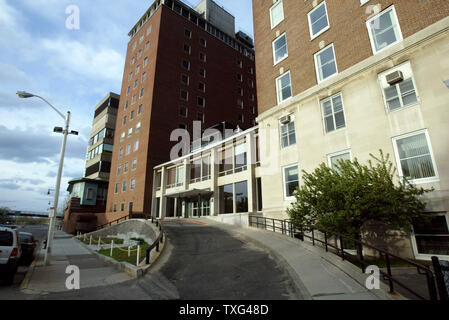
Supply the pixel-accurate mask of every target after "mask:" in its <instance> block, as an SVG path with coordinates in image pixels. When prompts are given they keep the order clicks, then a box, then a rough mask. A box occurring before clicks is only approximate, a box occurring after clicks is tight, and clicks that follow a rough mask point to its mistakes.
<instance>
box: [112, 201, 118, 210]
mask: <svg viewBox="0 0 449 320" xmlns="http://www.w3.org/2000/svg"><path fill="white" fill-rule="evenodd" d="M112 208H113V209H112V211H113V212H117V204H116V203H114V205H113V207H112Z"/></svg>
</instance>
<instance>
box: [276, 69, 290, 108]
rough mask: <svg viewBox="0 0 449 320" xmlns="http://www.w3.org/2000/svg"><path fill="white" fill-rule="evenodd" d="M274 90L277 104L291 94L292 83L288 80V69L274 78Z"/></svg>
mask: <svg viewBox="0 0 449 320" xmlns="http://www.w3.org/2000/svg"><path fill="white" fill-rule="evenodd" d="M276 91H277V99H278V104H279V103H281V102H283V101H285V100H287V99H288V98H290V97H291V96H292V85H291V80H290V71H288V72H286V73H284V74H283V75H281V76H280V77H278V78H277V79H276Z"/></svg>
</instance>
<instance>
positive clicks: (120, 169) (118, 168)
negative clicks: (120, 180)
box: [117, 166, 122, 176]
mask: <svg viewBox="0 0 449 320" xmlns="http://www.w3.org/2000/svg"><path fill="white" fill-rule="evenodd" d="M121 171H122V166H118V167H117V176H119V175H120V173H121Z"/></svg>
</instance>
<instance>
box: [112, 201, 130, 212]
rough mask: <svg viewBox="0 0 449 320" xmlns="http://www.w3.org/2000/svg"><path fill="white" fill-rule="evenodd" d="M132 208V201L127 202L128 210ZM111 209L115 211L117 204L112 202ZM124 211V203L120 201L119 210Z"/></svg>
mask: <svg viewBox="0 0 449 320" xmlns="http://www.w3.org/2000/svg"><path fill="white" fill-rule="evenodd" d="M132 209H133V202H129V204H128V210H129V211H132ZM112 211H113V212H117V204H115V203H114V204H113V207H112ZM124 211H125V203H124V202H122V203H120V212H124Z"/></svg>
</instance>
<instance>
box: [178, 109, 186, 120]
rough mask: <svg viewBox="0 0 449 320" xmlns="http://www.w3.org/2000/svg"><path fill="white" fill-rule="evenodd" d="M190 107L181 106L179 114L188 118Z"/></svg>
mask: <svg viewBox="0 0 449 320" xmlns="http://www.w3.org/2000/svg"><path fill="white" fill-rule="evenodd" d="M187 113H188V109H187V108H186V107H180V108H179V115H180V116H182V117H184V118H187Z"/></svg>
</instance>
